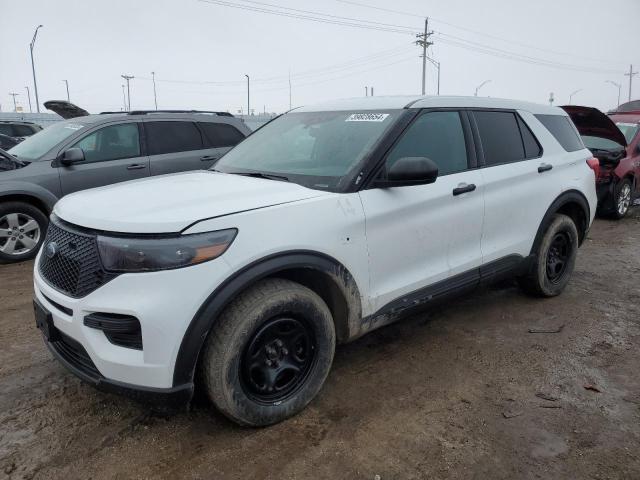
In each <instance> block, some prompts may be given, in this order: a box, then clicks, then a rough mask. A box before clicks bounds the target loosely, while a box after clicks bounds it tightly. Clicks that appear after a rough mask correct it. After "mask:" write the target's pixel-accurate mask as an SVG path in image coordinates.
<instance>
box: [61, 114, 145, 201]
mask: <svg viewBox="0 0 640 480" xmlns="http://www.w3.org/2000/svg"><path fill="white" fill-rule="evenodd" d="M67 148H81V149H82V151H83V152H84V156H85V160H84V161H83V162H79V163H76V164H73V165H70V166H63V165H60V166H59V167H58V169H59V170H58V171H59V172H60V186H61V189H62V194H63V195H67V194H69V193H73V192H77V191H78V190H85V189H87V188H94V187H101V186H103V185H110V184H112V183H118V182H125V181H127V180H136V179H138V178H144V177H148V176H149V159H148V157H146V156H145V155H142V154H141V149H140V134H139V129H138V124H137V123H136V122H129V123H119V124H114V125H107V126H105V127H101V128H98V129H97V130H94V131H92V132H90V133H88V134H87V135H86V136H84V137H83V138H81V139H80V140H78V141H77V142H75V143H74V144H72V145H68V146H67Z"/></svg>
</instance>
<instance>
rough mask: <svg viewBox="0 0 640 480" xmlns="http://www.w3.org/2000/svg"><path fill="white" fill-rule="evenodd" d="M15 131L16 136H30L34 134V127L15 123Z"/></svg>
mask: <svg viewBox="0 0 640 480" xmlns="http://www.w3.org/2000/svg"><path fill="white" fill-rule="evenodd" d="M13 133H14V134H15V136H16V137H28V136H29V135H33V133H34V132H33V129H32V128H31V127H28V126H26V125H14V126H13Z"/></svg>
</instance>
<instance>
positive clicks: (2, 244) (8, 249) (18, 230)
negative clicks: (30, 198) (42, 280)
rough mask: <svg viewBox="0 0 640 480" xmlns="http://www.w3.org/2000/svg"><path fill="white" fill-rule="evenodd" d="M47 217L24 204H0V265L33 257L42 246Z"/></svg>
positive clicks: (37, 209)
mask: <svg viewBox="0 0 640 480" xmlns="http://www.w3.org/2000/svg"><path fill="white" fill-rule="evenodd" d="M48 224H49V221H48V219H47V216H46V215H45V214H44V213H43V212H42V211H41V210H40V209H39V208H37V207H34V206H33V205H30V204H28V203H25V202H6V203H0V263H15V262H21V261H23V260H29V259H31V258H33V257H35V256H36V255H37V253H38V250H40V247H41V246H42V242H43V241H44V237H45V234H46V232H47V225H48Z"/></svg>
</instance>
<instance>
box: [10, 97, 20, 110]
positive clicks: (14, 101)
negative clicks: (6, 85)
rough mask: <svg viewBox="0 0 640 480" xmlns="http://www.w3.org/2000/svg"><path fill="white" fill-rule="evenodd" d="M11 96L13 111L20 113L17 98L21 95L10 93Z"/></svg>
mask: <svg viewBox="0 0 640 480" xmlns="http://www.w3.org/2000/svg"><path fill="white" fill-rule="evenodd" d="M9 95H11V96H12V97H13V111H14V112H17V111H18V104H17V103H16V97H17V96H18V95H20V94H19V93H9Z"/></svg>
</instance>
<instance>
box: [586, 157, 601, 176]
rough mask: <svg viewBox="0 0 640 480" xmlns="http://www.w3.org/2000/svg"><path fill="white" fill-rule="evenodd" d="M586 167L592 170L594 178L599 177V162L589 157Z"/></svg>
mask: <svg viewBox="0 0 640 480" xmlns="http://www.w3.org/2000/svg"><path fill="white" fill-rule="evenodd" d="M587 165H589V168H590V169H591V170H593V172H594V173H595V174H596V178H598V177H599V176H600V160H598V159H597V158H596V157H591V158H590V159H588V160H587Z"/></svg>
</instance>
